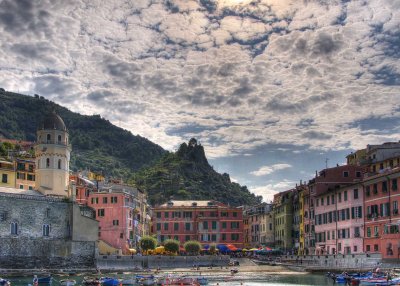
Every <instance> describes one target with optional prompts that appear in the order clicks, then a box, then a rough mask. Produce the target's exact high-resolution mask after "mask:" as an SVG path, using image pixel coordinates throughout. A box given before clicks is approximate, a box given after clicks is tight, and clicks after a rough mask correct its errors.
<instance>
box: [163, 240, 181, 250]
mask: <svg viewBox="0 0 400 286" xmlns="http://www.w3.org/2000/svg"><path fill="white" fill-rule="evenodd" d="M164 248H165V250H166V251H168V252H172V253H177V252H178V251H179V241H178V240H175V239H167V240H166V241H165V242H164Z"/></svg>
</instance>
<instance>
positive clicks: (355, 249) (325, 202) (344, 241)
mask: <svg viewBox="0 0 400 286" xmlns="http://www.w3.org/2000/svg"><path fill="white" fill-rule="evenodd" d="M315 204H316V205H315V238H316V239H315V240H316V254H318V255H323V254H337V253H342V254H351V253H362V252H363V224H364V219H363V192H362V183H361V182H359V183H355V184H352V185H347V186H344V187H340V186H337V187H335V188H330V189H328V191H327V192H324V193H322V194H320V195H317V196H316V197H315Z"/></svg>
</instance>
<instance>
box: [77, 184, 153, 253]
mask: <svg viewBox="0 0 400 286" xmlns="http://www.w3.org/2000/svg"><path fill="white" fill-rule="evenodd" d="M78 189H79V190H80V191H79V193H80V196H79V201H80V202H82V197H83V196H84V197H85V198H87V205H88V206H89V207H91V208H93V209H95V210H96V213H97V220H98V221H99V231H98V234H99V239H100V240H103V241H105V242H106V243H108V244H109V245H111V246H112V247H114V248H116V249H120V250H121V252H122V253H123V254H129V253H130V252H129V249H130V248H137V246H138V242H139V240H140V238H141V237H142V236H143V235H144V234H146V231H145V229H146V228H145V227H144V226H143V225H144V224H145V223H148V222H147V221H146V219H147V218H146V216H143V205H144V204H145V202H143V201H140V198H141V197H140V196H139V194H140V193H141V192H140V191H139V190H138V189H136V188H134V187H131V186H128V185H123V184H119V183H107V184H104V185H102V186H100V187H99V190H98V191H89V196H88V197H86V191H87V188H86V189H85V190H84V191H83V190H82V188H77V190H78ZM77 198H78V197H77Z"/></svg>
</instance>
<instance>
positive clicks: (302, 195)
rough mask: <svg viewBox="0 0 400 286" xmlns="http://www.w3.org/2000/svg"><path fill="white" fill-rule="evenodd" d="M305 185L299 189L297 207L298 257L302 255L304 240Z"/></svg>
mask: <svg viewBox="0 0 400 286" xmlns="http://www.w3.org/2000/svg"><path fill="white" fill-rule="evenodd" d="M306 188H307V186H306V185H301V186H300V189H299V206H300V225H299V231H300V238H299V249H298V253H297V254H298V255H304V254H305V252H304V238H305V232H304V198H305V193H306Z"/></svg>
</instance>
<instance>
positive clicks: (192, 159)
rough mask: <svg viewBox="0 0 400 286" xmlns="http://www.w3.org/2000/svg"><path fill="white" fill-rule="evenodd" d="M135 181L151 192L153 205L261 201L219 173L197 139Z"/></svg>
mask: <svg viewBox="0 0 400 286" xmlns="http://www.w3.org/2000/svg"><path fill="white" fill-rule="evenodd" d="M131 182H133V183H135V184H136V185H137V186H138V187H139V188H141V189H143V190H146V191H147V192H148V194H149V199H150V202H151V203H152V204H160V203H164V202H166V201H168V200H169V199H175V200H185V199H192V200H196V199H198V200H202V199H214V200H217V201H220V202H223V203H226V204H230V205H233V206H239V205H251V204H256V203H260V202H261V197H256V196H255V195H254V194H252V193H250V192H249V190H248V189H247V187H246V186H240V185H239V184H237V183H234V182H231V180H230V177H229V175H228V174H219V173H217V172H216V171H215V170H214V169H213V168H212V167H211V166H210V165H209V163H208V161H207V158H206V156H205V153H204V148H203V146H201V145H198V144H197V141H196V139H193V138H192V139H191V140H190V141H189V144H186V143H183V144H181V146H180V148H179V150H178V151H177V152H175V153H168V154H165V155H164V156H163V157H162V158H161V159H160V160H159V161H158V162H157V163H156V164H154V165H152V166H149V167H146V168H143V169H142V170H140V171H139V172H137V173H135V174H134V176H132V178H131Z"/></svg>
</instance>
